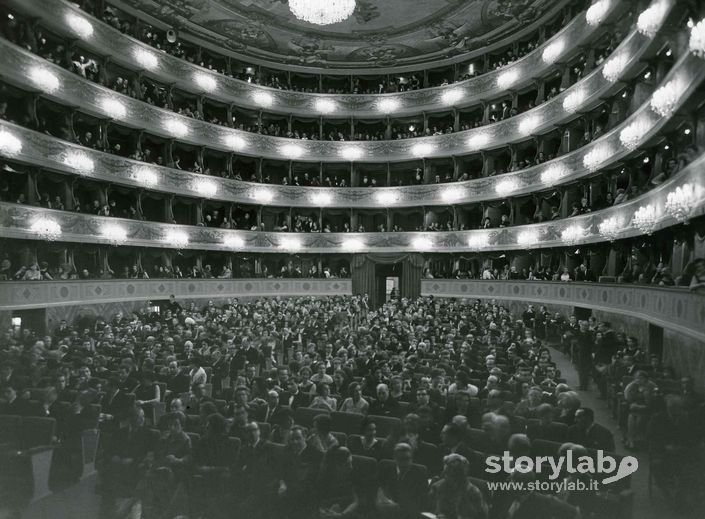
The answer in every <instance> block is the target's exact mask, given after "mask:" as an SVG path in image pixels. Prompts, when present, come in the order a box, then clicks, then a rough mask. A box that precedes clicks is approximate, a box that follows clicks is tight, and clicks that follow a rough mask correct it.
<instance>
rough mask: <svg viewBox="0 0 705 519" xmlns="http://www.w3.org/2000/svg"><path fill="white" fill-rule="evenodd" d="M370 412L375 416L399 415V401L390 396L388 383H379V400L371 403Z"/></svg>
mask: <svg viewBox="0 0 705 519" xmlns="http://www.w3.org/2000/svg"><path fill="white" fill-rule="evenodd" d="M370 414H371V415H375V416H398V414H399V402H398V401H396V400H394V399H392V398H390V397H389V387H388V386H387V384H378V385H377V400H375V401H374V402H372V403H371V404H370Z"/></svg>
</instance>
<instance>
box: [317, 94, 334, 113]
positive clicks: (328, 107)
mask: <svg viewBox="0 0 705 519" xmlns="http://www.w3.org/2000/svg"><path fill="white" fill-rule="evenodd" d="M336 108H337V105H336V104H335V101H333V100H332V99H328V98H321V99H316V110H318V111H319V112H321V113H322V114H330V113H333V112H335V110H336Z"/></svg>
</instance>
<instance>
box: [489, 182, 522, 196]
mask: <svg viewBox="0 0 705 519" xmlns="http://www.w3.org/2000/svg"><path fill="white" fill-rule="evenodd" d="M517 189H519V182H517V180H516V179H514V178H510V179H507V180H502V181H500V182H497V184H496V185H495V187H494V190H495V192H496V193H497V194H498V195H500V196H505V195H508V194H509V193H512V192H514V191H516V190H517Z"/></svg>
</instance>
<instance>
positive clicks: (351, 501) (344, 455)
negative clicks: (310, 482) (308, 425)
mask: <svg viewBox="0 0 705 519" xmlns="http://www.w3.org/2000/svg"><path fill="white" fill-rule="evenodd" d="M369 477H370V474H364V475H362V474H358V473H356V472H355V471H354V470H353V459H352V454H351V453H350V451H349V450H348V449H347V448H345V447H341V446H335V447H333V448H332V449H330V450H329V451H328V452H327V453H326V455H325V456H324V458H323V462H322V464H321V469H320V471H319V474H318V479H317V481H316V497H317V500H318V510H319V513H320V517H321V518H326V519H328V518H333V517H341V518H348V517H358V516H363V515H362V514H361V513H360V512H361V509H362V508H363V503H362V502H361V501H362V494H363V486H364V484H363V482H362V481H361V478H369Z"/></svg>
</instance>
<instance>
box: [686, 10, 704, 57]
mask: <svg viewBox="0 0 705 519" xmlns="http://www.w3.org/2000/svg"><path fill="white" fill-rule="evenodd" d="M688 25H692V26H691V28H690V40H689V42H688V47H689V48H690V52H692V53H693V54H695V55H696V56H698V57H700V58H705V19H703V20H700V21H699V22H698V23H693V22H691V23H689V24H688Z"/></svg>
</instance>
